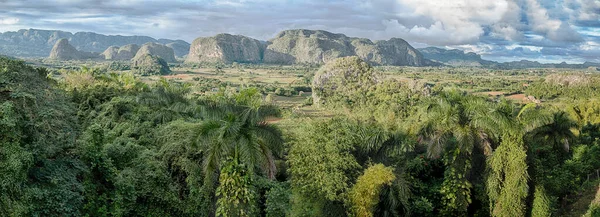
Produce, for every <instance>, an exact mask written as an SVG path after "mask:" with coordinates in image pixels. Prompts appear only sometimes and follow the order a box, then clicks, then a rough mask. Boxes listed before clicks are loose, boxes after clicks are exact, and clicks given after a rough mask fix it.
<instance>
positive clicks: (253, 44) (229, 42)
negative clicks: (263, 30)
mask: <svg viewBox="0 0 600 217" xmlns="http://www.w3.org/2000/svg"><path fill="white" fill-rule="evenodd" d="M263 51H264V46H263V45H262V44H261V42H260V41H258V40H256V39H252V38H248V37H246V36H241V35H230V34H219V35H216V36H214V37H205V38H197V39H196V40H194V42H192V45H191V46H190V52H189V54H188V56H187V58H186V60H185V62H186V63H200V62H210V63H214V62H222V63H232V62H239V63H260V62H261V61H262V57H263Z"/></svg>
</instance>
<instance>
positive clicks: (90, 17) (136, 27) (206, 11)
mask: <svg viewBox="0 0 600 217" xmlns="http://www.w3.org/2000/svg"><path fill="white" fill-rule="evenodd" d="M27 28H38V29H59V30H65V31H71V32H77V31H92V32H97V33H102V34H121V35H147V36H152V37H155V38H169V39H183V40H186V41H188V42H191V41H192V40H193V39H194V38H196V37H200V36H212V35H215V34H218V33H223V32H226V33H232V34H242V35H246V36H250V37H254V38H257V39H260V40H268V39H269V38H272V37H273V36H274V35H275V34H277V32H279V31H281V30H285V29H296V28H306V29H322V30H327V31H331V32H335V33H344V34H346V35H348V36H354V37H364V38H370V39H373V40H381V39H389V38H392V37H399V38H403V39H405V40H407V41H409V42H410V43H411V44H412V45H413V46H415V47H425V46H438V47H446V48H458V49H463V50H466V51H472V52H475V53H479V54H482V55H483V56H484V58H486V59H491V60H497V61H512V60H520V59H529V60H537V61H540V62H561V61H566V62H570V63H576V62H583V61H595V62H600V0H331V1H325V0H203V1H192V0H187V1H181V0H179V1H178V0H172V1H152V0H150V1H149V0H81V1H73V0H56V1H42V0H18V1H17V0H14V1H13V0H0V32H5V31H15V30H18V29H27Z"/></svg>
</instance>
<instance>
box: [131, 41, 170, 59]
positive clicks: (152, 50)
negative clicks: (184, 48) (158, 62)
mask: <svg viewBox="0 0 600 217" xmlns="http://www.w3.org/2000/svg"><path fill="white" fill-rule="evenodd" d="M146 54H149V55H152V56H158V57H160V58H162V59H163V60H165V61H167V62H177V60H176V59H175V53H174V51H173V49H172V48H170V47H167V46H165V45H162V44H158V43H154V42H148V43H146V44H144V45H142V47H141V48H140V49H139V50H138V52H137V53H136V54H135V57H134V59H139V58H141V57H142V56H144V55H146Z"/></svg>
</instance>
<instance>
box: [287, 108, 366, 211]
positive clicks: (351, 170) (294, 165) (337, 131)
mask: <svg viewBox="0 0 600 217" xmlns="http://www.w3.org/2000/svg"><path fill="white" fill-rule="evenodd" d="M343 123H344V122H343V121H341V120H336V119H334V120H331V121H328V122H325V123H323V122H312V123H307V124H306V125H305V126H303V127H302V128H301V129H300V130H298V132H297V133H298V135H297V137H296V140H295V141H294V143H293V144H292V146H291V149H290V153H289V156H288V158H289V159H288V163H289V164H290V169H289V171H290V175H291V176H292V177H293V178H292V180H291V184H292V189H294V191H296V192H297V193H299V194H302V195H303V196H304V197H303V198H313V199H320V200H322V199H325V200H331V201H343V200H344V199H345V194H346V193H347V191H348V190H349V187H350V186H349V182H350V180H351V176H354V175H355V174H356V172H357V170H358V168H359V165H358V163H357V162H356V159H355V158H354V156H352V155H351V154H350V152H351V151H353V150H354V148H355V147H354V145H353V144H356V143H355V142H352V141H349V139H351V138H348V131H347V128H346V127H345V126H344V124H343Z"/></svg>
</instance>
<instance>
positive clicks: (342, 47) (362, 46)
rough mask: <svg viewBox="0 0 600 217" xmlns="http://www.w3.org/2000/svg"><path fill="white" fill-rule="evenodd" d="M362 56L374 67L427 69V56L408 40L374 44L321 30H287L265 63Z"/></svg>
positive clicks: (273, 44)
mask: <svg viewBox="0 0 600 217" xmlns="http://www.w3.org/2000/svg"><path fill="white" fill-rule="evenodd" d="M346 56H358V57H360V58H361V59H363V60H365V61H367V62H368V63H370V64H373V65H407V66H423V65H425V64H426V63H427V62H426V61H425V60H424V59H423V56H422V55H421V54H420V53H419V51H417V50H416V49H414V48H413V47H412V46H410V44H408V43H407V42H406V41H404V40H402V39H398V38H392V39H390V40H387V41H376V42H373V41H371V40H369V39H363V38H351V37H347V36H345V35H343V34H334V33H330V32H326V31H320V30H316V31H313V30H303V29H299V30H287V31H283V32H281V33H279V34H278V35H277V36H276V37H275V38H274V39H271V40H270V41H269V42H268V46H267V48H266V50H265V54H264V59H263V61H264V62H265V63H271V64H294V63H312V64H322V63H327V62H329V61H330V60H333V59H336V58H339V57H346Z"/></svg>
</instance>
